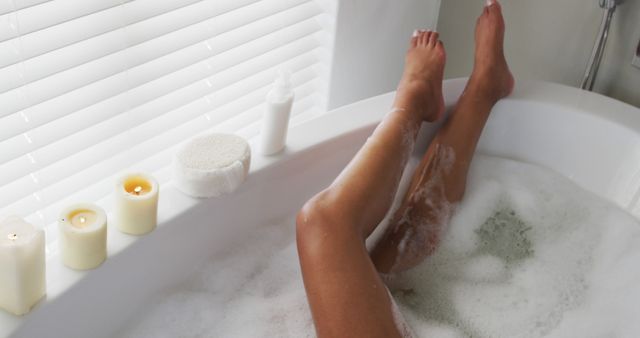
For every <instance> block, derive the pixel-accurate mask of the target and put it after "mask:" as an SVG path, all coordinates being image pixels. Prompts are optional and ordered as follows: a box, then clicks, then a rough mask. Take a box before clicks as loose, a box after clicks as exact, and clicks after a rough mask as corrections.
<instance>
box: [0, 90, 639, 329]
mask: <svg viewBox="0 0 640 338" xmlns="http://www.w3.org/2000/svg"><path fill="white" fill-rule="evenodd" d="M464 83H465V80H464V79H456V80H449V81H446V83H445V99H446V102H447V106H448V107H451V105H452V104H453V103H454V102H455V100H456V99H457V97H458V96H459V94H460V93H461V90H462V88H463V86H464ZM392 98H393V93H389V94H385V95H381V96H378V97H374V98H371V99H368V100H365V101H362V102H358V103H356V104H353V105H350V106H347V107H344V108H340V109H337V110H335V111H333V112H331V113H329V114H327V115H324V116H322V117H320V118H318V119H316V120H313V121H311V122H309V123H306V124H303V125H300V126H298V127H296V128H294V129H292V130H291V133H290V137H289V142H288V148H287V150H286V151H285V153H283V154H281V155H280V156H277V157H271V158H265V157H260V156H254V158H253V163H252V170H251V175H250V178H249V179H248V181H247V182H246V183H245V184H244V185H243V186H242V187H241V189H240V190H239V191H238V192H236V193H234V194H232V195H229V196H225V197H222V198H217V199H209V200H195V199H191V198H189V197H186V196H184V195H182V194H181V193H180V192H178V191H177V190H176V189H175V188H174V187H172V186H171V185H165V186H164V187H163V188H162V191H161V202H160V222H161V224H160V226H159V228H158V229H157V230H156V231H154V232H153V233H151V234H150V235H148V236H144V237H140V238H136V237H130V236H127V235H124V234H120V233H118V232H117V231H115V230H114V229H110V230H109V254H110V257H109V259H108V261H107V262H106V263H105V264H104V265H103V266H101V267H100V268H99V269H97V270H94V271H90V272H75V271H71V270H69V269H67V268H65V267H64V266H63V265H62V264H61V263H60V258H59V257H58V254H57V253H56V252H50V253H49V254H48V256H47V264H48V266H47V269H48V271H47V282H48V290H47V291H48V296H47V299H46V300H44V301H43V302H41V303H40V304H39V305H38V306H37V307H36V309H34V311H33V312H32V313H30V314H29V315H27V316H24V317H14V316H11V315H9V314H7V313H5V312H0V337H4V336H15V337H30V338H31V337H69V338H71V337H95V338H98V337H109V336H112V335H113V334H114V332H116V330H118V329H119V328H120V327H121V326H122V325H124V323H125V322H126V321H127V320H128V319H129V318H131V317H133V316H136V314H137V313H138V312H140V311H144V309H143V308H142V304H144V303H145V302H146V301H148V300H149V298H150V297H152V296H153V294H154V293H156V292H157V291H159V290H161V289H163V288H166V287H168V286H170V285H173V284H175V283H178V282H180V281H181V280H183V279H184V278H185V277H186V276H187V275H189V274H190V273H192V272H194V269H195V268H196V267H197V266H198V263H199V262H201V261H202V260H204V259H208V258H210V257H213V258H211V259H216V255H218V257H219V255H221V254H222V252H224V251H225V250H227V249H229V248H232V247H233V246H234V245H235V243H238V241H241V240H242V238H243V237H244V234H246V233H247V232H249V231H252V229H255V228H257V227H259V226H260V225H262V224H266V223H268V222H270V221H278V220H281V219H284V218H285V217H287V216H290V215H292V214H294V213H295V212H296V211H297V209H298V208H299V207H300V206H301V205H302V204H303V203H304V202H305V201H306V200H307V199H308V198H309V197H311V196H312V195H313V194H314V193H315V192H317V191H318V190H319V189H321V188H322V187H324V186H326V185H327V184H328V183H329V182H330V181H331V180H332V179H333V178H334V177H335V176H336V175H337V174H338V172H339V171H340V170H341V169H342V168H343V167H344V166H345V164H346V163H347V161H349V159H350V158H351V157H352V156H353V154H354V153H355V152H356V151H357V150H358V148H359V147H360V146H361V145H362V143H363V142H364V141H365V139H366V138H367V136H368V135H369V134H370V133H371V131H372V129H373V128H374V127H375V125H376V123H377V122H378V121H379V120H380V119H381V117H382V116H383V115H384V114H385V112H386V111H387V109H388V107H390V106H391V100H392ZM435 129H436V126H433V125H425V127H424V128H423V135H422V136H421V137H422V140H423V141H422V142H421V144H420V145H419V146H418V147H417V149H416V156H419V154H420V152H421V151H422V150H423V149H424V146H425V144H426V142H427V141H428V139H429V138H430V136H431V135H432V134H433V131H434V130H435ZM478 151H479V152H482V153H487V154H492V155H498V156H503V157H510V158H514V159H518V160H523V161H527V162H532V163H536V164H540V165H542V166H545V167H548V168H551V169H553V170H555V171H557V172H559V173H561V174H563V175H565V176H566V177H568V178H570V179H572V180H573V181H575V182H577V183H578V184H579V185H581V186H582V187H584V188H586V189H587V190H590V191H592V192H594V193H596V194H598V195H600V196H602V197H604V198H606V199H608V200H610V201H612V202H614V203H615V204H617V205H619V206H620V207H621V208H623V209H625V210H627V211H628V212H630V213H631V214H633V215H634V216H635V217H636V218H638V217H640V201H639V199H640V109H637V108H634V107H632V106H629V105H626V104H623V103H620V102H618V101H615V100H612V99H609V98H607V97H604V96H600V95H597V94H592V93H588V92H584V91H580V90H578V89H575V88H569V87H565V86H561V85H557V84H550V83H518V85H517V87H516V91H515V93H514V94H513V95H512V96H511V97H510V98H508V99H505V100H503V101H501V102H500V103H499V104H498V105H497V106H496V107H495V109H494V111H493V113H492V116H491V118H490V120H489V123H488V125H487V127H486V129H485V131H484V133H483V136H482V139H481V142H480V145H479V150H478ZM292 227H293V225H292ZM290 230H291V231H293V228H291V229H290ZM212 255H213V256H212ZM221 278H224V276H221Z"/></svg>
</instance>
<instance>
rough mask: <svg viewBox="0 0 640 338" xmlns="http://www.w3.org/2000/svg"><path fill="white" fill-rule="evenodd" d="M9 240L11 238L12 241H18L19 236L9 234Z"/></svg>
mask: <svg viewBox="0 0 640 338" xmlns="http://www.w3.org/2000/svg"><path fill="white" fill-rule="evenodd" d="M7 238H9V239H10V240H12V241H15V240H16V239H18V234H9V235H8V236H7Z"/></svg>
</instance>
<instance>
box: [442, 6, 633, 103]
mask: <svg viewBox="0 0 640 338" xmlns="http://www.w3.org/2000/svg"><path fill="white" fill-rule="evenodd" d="M483 4H484V1H481V0H476V1H469V0H446V1H443V3H442V5H441V9H440V17H439V19H438V30H439V31H440V33H441V38H442V40H443V42H444V44H445V48H446V49H447V68H446V73H445V76H446V77H447V78H452V77H460V76H468V74H469V72H470V71H471V68H472V65H473V48H474V47H473V46H474V43H473V30H474V27H475V20H476V17H477V16H478V14H479V13H480V11H481V9H482V6H483ZM502 4H503V8H504V15H505V20H506V25H507V34H506V38H505V53H506V55H507V59H508V61H509V64H510V66H511V69H512V71H513V72H514V75H515V76H516V80H517V79H537V80H546V81H553V82H559V83H563V84H567V85H571V86H579V85H580V82H581V80H582V76H583V74H584V70H585V68H586V65H587V63H588V61H589V57H590V54H591V49H592V48H593V44H594V42H595V39H596V35H597V32H598V28H599V25H600V20H601V16H602V11H603V10H602V9H601V8H600V7H599V6H598V0H562V1H557V0H536V1H531V0H502ZM638 40H640V1H638V0H627V1H625V2H624V3H623V4H622V5H620V7H618V9H617V11H616V13H615V15H614V20H613V24H612V26H611V31H610V36H609V40H608V44H607V50H606V53H605V56H604V60H603V63H602V65H601V68H600V72H599V75H598V79H597V82H596V86H595V90H596V91H597V92H600V93H603V94H605V95H609V96H612V97H614V98H617V99H619V100H622V101H625V102H628V103H630V104H632V105H635V106H638V107H640V69H638V68H635V67H633V66H632V65H631V60H632V57H633V54H634V51H635V48H636V46H637V44H638Z"/></svg>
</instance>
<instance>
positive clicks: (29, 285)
mask: <svg viewBox="0 0 640 338" xmlns="http://www.w3.org/2000/svg"><path fill="white" fill-rule="evenodd" d="M45 292H46V281H45V253H44V232H43V231H42V230H40V229H37V228H36V227H34V226H33V225H31V224H29V223H26V222H25V221H23V220H22V219H20V218H18V217H15V216H13V217H9V218H7V219H5V220H4V221H3V222H0V307H1V308H3V309H5V310H7V311H9V312H11V313H13V314H16V315H24V314H26V313H28V312H29V311H30V310H31V308H32V307H33V306H34V305H35V304H36V303H37V302H38V301H39V300H40V299H42V297H44V295H45Z"/></svg>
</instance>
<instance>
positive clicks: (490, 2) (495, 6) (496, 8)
mask: <svg viewBox="0 0 640 338" xmlns="http://www.w3.org/2000/svg"><path fill="white" fill-rule="evenodd" d="M486 8H487V11H488V12H489V13H490V14H499V13H500V11H501V9H502V7H501V6H500V3H499V2H498V1H496V0H487V7H486Z"/></svg>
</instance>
